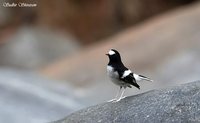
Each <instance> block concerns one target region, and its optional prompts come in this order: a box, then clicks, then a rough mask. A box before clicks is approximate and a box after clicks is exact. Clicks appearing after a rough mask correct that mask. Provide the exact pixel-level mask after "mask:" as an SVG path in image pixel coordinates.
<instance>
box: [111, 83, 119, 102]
mask: <svg viewBox="0 0 200 123" xmlns="http://www.w3.org/2000/svg"><path fill="white" fill-rule="evenodd" d="M121 89H122V86H120V88H119V91H118V92H117V95H116V96H115V98H114V99H111V100H109V101H108V102H113V101H116V100H117V97H118V96H119V93H120V92H121Z"/></svg>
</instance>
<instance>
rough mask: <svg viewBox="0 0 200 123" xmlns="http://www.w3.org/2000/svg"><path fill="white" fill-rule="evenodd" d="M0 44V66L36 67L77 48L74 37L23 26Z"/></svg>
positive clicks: (66, 54)
mask: <svg viewBox="0 0 200 123" xmlns="http://www.w3.org/2000/svg"><path fill="white" fill-rule="evenodd" d="M5 42H6V43H5V44H4V45H1V46H0V58H1V59H0V66H9V67H15V68H16V67H17V68H25V69H36V68H40V67H43V66H45V65H47V64H50V63H52V62H54V61H55V60H58V59H61V58H63V57H64V56H68V55H69V54H71V53H72V52H74V51H76V50H77V49H78V48H79V45H78V43H77V41H76V40H75V38H73V37H72V36H70V35H67V34H65V35H64V34H61V33H59V32H56V31H49V30H48V29H44V28H39V27H32V26H23V27H21V28H19V29H18V30H17V31H16V33H15V34H14V35H12V36H11V37H9V38H7V39H5Z"/></svg>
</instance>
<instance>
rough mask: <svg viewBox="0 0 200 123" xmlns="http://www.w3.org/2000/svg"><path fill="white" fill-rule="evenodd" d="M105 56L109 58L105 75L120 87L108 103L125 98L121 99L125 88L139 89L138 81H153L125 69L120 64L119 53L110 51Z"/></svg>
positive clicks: (113, 50)
mask: <svg viewBox="0 0 200 123" xmlns="http://www.w3.org/2000/svg"><path fill="white" fill-rule="evenodd" d="M106 55H107V56H108V58H109V62H108V64H107V75H108V76H109V78H110V79H111V81H112V82H113V83H114V84H116V85H118V86H119V87H120V88H119V92H118V93H117V95H116V96H115V98H114V99H112V100H110V101H108V102H118V101H120V100H121V99H123V98H125V97H123V94H124V92H125V90H126V88H127V87H129V88H132V86H134V87H136V88H138V89H140V86H139V85H138V84H137V82H138V81H141V80H146V81H151V82H152V81H153V80H151V79H150V78H148V77H146V76H143V75H138V74H135V73H133V72H132V71H131V70H130V69H128V68H127V67H125V66H124V64H123V63H122V60H121V56H120V53H119V52H118V51H117V50H115V49H110V50H109V52H108V53H107V54H106ZM121 90H122V92H121ZM120 92H121V94H120ZM119 94H120V96H119Z"/></svg>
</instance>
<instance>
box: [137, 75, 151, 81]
mask: <svg viewBox="0 0 200 123" xmlns="http://www.w3.org/2000/svg"><path fill="white" fill-rule="evenodd" d="M138 76H139V78H140V79H141V80H146V81H150V82H153V80H152V79H150V78H148V77H146V76H143V75H138Z"/></svg>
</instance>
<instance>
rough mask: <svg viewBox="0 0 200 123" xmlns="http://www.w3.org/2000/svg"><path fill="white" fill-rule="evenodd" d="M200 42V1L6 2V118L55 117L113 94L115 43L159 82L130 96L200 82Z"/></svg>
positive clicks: (0, 75) (0, 41)
mask: <svg viewBox="0 0 200 123" xmlns="http://www.w3.org/2000/svg"><path fill="white" fill-rule="evenodd" d="M8 3H9V4H13V3H16V4H18V3H26V4H36V5H37V6H36V7H19V6H16V7H9V6H5V5H6V4H8ZM199 40H200V2H199V1H198V0H151V1H150V0H57V1H49V0H42V1H39V0H0V109H1V110H0V122H2V123H26V122H29V123H43V122H49V121H53V120H57V119H60V118H63V117H64V116H66V115H68V114H69V113H71V112H74V111H76V110H79V109H81V108H84V107H87V106H91V105H95V104H98V103H102V102H105V101H107V100H110V99H112V98H113V97H114V96H115V94H116V93H117V91H118V89H119V88H118V87H117V86H116V85H114V84H113V83H111V81H110V80H109V78H108V77H107V75H106V65H107V63H108V58H107V57H106V56H105V54H106V53H107V52H108V51H109V49H111V48H114V49H117V50H118V51H119V52H120V53H121V55H122V60H123V62H124V63H125V65H126V66H127V67H129V68H130V69H131V70H132V71H134V72H136V73H138V74H142V75H145V76H148V77H150V78H152V79H153V80H154V82H140V83H139V85H140V86H141V90H138V89H136V88H132V89H127V91H126V95H127V96H128V95H135V94H138V93H143V92H146V91H148V90H152V89H159V88H165V87H168V86H173V85H178V84H181V83H187V82H191V81H195V80H199V79H200V76H199V74H200V62H199V61H200V57H199V54H200V41H199Z"/></svg>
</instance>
